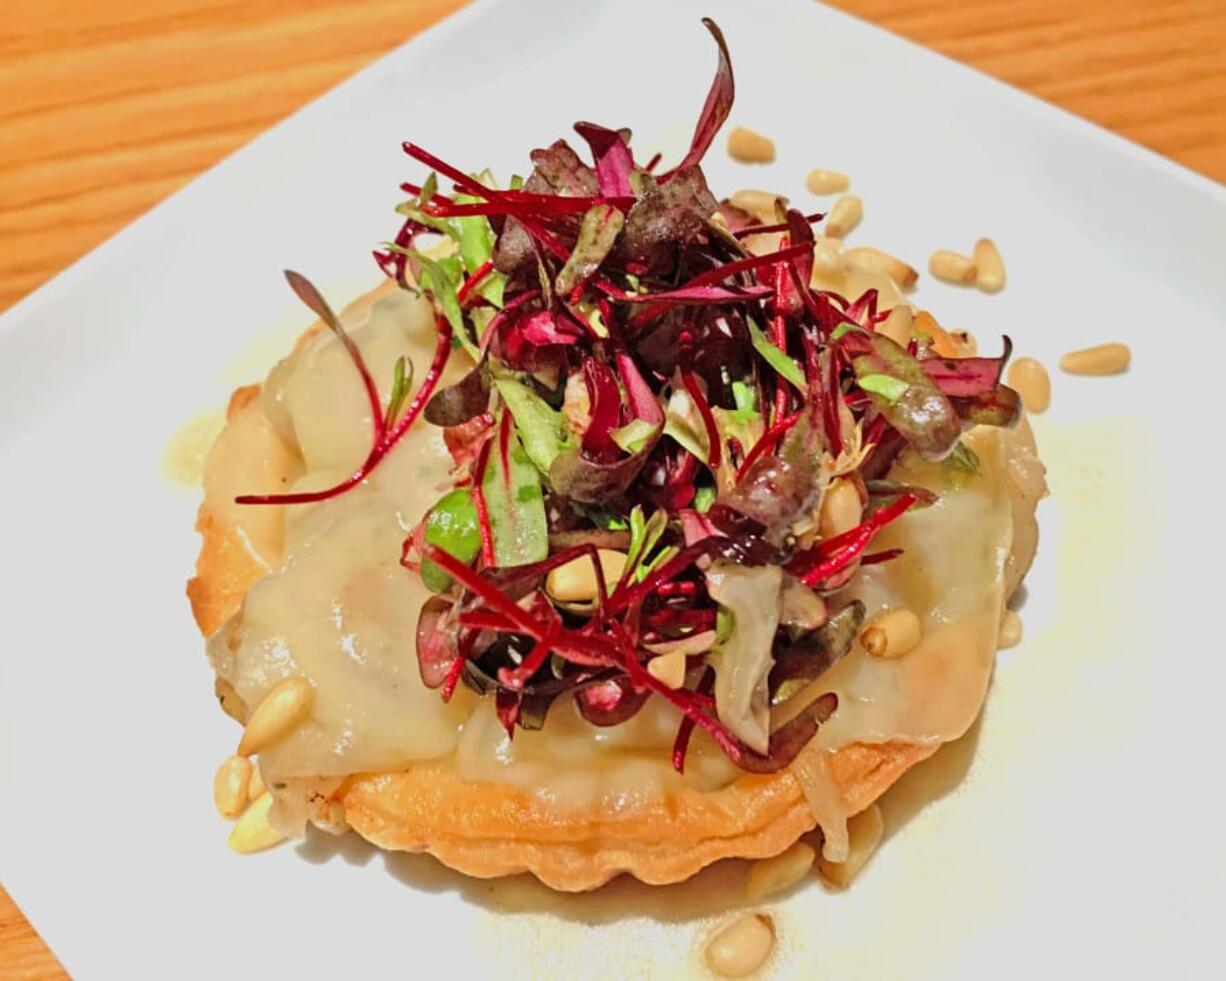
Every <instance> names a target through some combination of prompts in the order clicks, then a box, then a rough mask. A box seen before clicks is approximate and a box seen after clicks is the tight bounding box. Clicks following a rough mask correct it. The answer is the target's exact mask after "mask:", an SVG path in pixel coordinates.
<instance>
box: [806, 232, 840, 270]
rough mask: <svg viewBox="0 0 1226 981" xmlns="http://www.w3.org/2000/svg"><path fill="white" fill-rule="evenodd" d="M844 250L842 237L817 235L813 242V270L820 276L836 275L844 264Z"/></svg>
mask: <svg viewBox="0 0 1226 981" xmlns="http://www.w3.org/2000/svg"><path fill="white" fill-rule="evenodd" d="M842 250H843V240H842V239H841V238H826V237H825V236H824V235H815V236H814V243H813V271H814V273H816V274H817V275H819V276H835V275H837V274H838V273H839V271H840V270H841V268H842V265H843V257H842V256H840V255H839V253H840V252H841V251H842Z"/></svg>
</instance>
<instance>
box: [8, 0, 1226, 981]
mask: <svg viewBox="0 0 1226 981" xmlns="http://www.w3.org/2000/svg"><path fill="white" fill-rule="evenodd" d="M462 2H463V0H244V2H242V3H235V2H233V0H106V2H105V3H97V2H92V0H8V3H6V4H5V16H4V17H3V19H0V246H2V247H0V310H2V309H4V308H6V307H8V306H10V305H11V304H12V303H14V302H16V301H17V300H19V299H20V298H21V297H22V296H24V295H25V294H27V293H29V292H30V291H31V290H33V289H35V288H36V287H37V286H39V285H40V284H41V283H43V282H44V281H46V280H47V279H50V278H51V277H52V276H54V275H55V274H56V273H57V272H59V271H60V270H61V269H63V268H64V267H65V266H67V265H68V264H69V263H71V262H73V261H74V260H75V259H77V258H79V257H80V256H82V255H84V254H85V253H86V252H88V251H89V250H90V249H92V248H94V247H95V246H96V245H98V244H99V243H100V242H102V241H103V240H104V239H105V238H107V237H108V236H110V235H111V234H113V233H114V232H115V231H117V230H118V229H120V228H122V227H123V226H124V225H126V224H127V223H128V222H130V221H132V219H134V218H136V217H137V216H138V215H140V214H141V213H142V212H144V211H145V210H147V209H148V208H149V207H151V206H152V205H154V204H156V203H157V202H158V201H160V200H161V199H162V198H164V197H166V196H167V195H168V194H170V193H171V192H172V191H174V190H176V189H178V188H179V187H181V186H183V185H184V184H186V183H187V182H188V181H189V180H191V179H192V178H193V177H195V176H196V175H197V174H199V173H200V172H201V171H202V170H204V169H206V168H207V167H209V166H210V165H212V164H213V163H215V162H216V161H217V160H219V159H221V158H222V157H223V156H225V155H226V154H227V153H229V152H230V151H232V150H234V149H235V148H237V147H239V146H241V145H243V144H244V143H246V142H247V141H248V140H250V139H251V138H252V137H253V136H255V135H256V134H257V133H259V132H261V131H262V130H264V129H266V128H268V127H269V126H270V125H272V124H273V123H274V122H276V121H277V120H279V119H281V118H282V117H284V116H285V115H287V114H288V113H289V112H291V111H292V110H294V109H296V108H298V107H299V106H300V105H302V104H303V103H305V102H307V101H309V100H310V99H312V98H314V97H315V96H316V95H318V94H319V93H321V92H322V91H324V90H325V89H327V88H328V87H329V86H331V85H333V84H335V83H336V82H338V81H340V80H341V79H343V78H345V77H346V76H348V75H350V74H352V73H353V72H355V71H356V70H357V69H359V68H361V67H362V66H363V65H365V64H366V63H367V62H369V61H371V60H373V59H375V58H377V57H378V56H379V55H381V54H383V53H384V52H385V51H386V50H388V49H389V48H391V47H392V46H393V45H395V44H397V43H399V42H400V41H401V40H402V39H404V38H406V37H408V36H410V35H412V34H414V33H416V32H417V31H419V30H421V29H422V28H423V27H425V26H426V25H428V24H430V23H432V22H434V21H435V20H437V19H439V18H440V17H442V16H444V15H445V14H447V13H449V12H450V11H451V10H453V9H455V8H456V7H459V6H460V5H461V3H462ZM833 3H834V6H836V7H840V8H842V9H844V10H847V11H850V12H852V13H855V14H858V15H859V16H861V17H864V18H865V19H867V20H870V21H873V22H875V23H877V24H880V25H882V26H884V27H886V28H888V29H890V30H892V31H895V32H897V33H899V34H902V35H904V36H906V37H909V38H912V39H914V40H916V41H919V42H921V43H922V44H925V45H928V46H929V47H932V48H935V49H936V50H938V51H941V52H943V53H945V54H947V55H950V56H951V57H953V58H956V59H958V60H961V61H964V62H967V63H969V64H971V65H974V66H976V67H978V68H980V69H982V70H984V71H986V72H988V73H990V74H992V75H995V76H997V77H999V78H1001V79H1004V80H1005V81H1007V82H1010V83H1011V84H1013V85H1016V86H1018V87H1020V88H1022V89H1026V90H1027V91H1030V92H1033V93H1035V94H1036V95H1039V96H1042V97H1043V98H1045V99H1048V100H1050V101H1052V102H1055V103H1057V104H1059V105H1061V106H1064V107H1065V108H1067V109H1070V110H1072V111H1073V112H1075V113H1078V114H1080V115H1082V116H1085V117H1087V118H1089V119H1092V120H1094V121H1095V122H1098V123H1100V124H1102V125H1104V126H1106V127H1108V128H1110V129H1113V130H1115V131H1116V132H1119V133H1121V134H1123V135H1124V136H1127V137H1129V138H1130V139H1133V140H1137V141H1138V142H1140V143H1143V144H1145V145H1147V146H1150V147H1152V148H1153V149H1155V150H1158V151H1159V152H1161V153H1165V154H1166V155H1168V156H1170V157H1172V158H1173V159H1175V160H1178V161H1179V162H1181V163H1183V164H1186V165H1187V166H1189V167H1192V168H1193V169H1195V170H1199V171H1201V172H1202V173H1205V174H1208V175H1209V176H1210V177H1214V178H1216V179H1218V180H1223V181H1226V58H1223V56H1222V51H1223V50H1226V2H1223V0H1132V2H1131V3H1126V4H1125V3H1117V2H1115V0H1081V2H1070V0H975V2H973V3H967V2H966V0H833ZM62 976H63V973H62V971H61V969H60V967H59V965H58V964H57V963H56V961H55V958H54V957H53V956H52V955H51V954H50V952H48V951H47V949H46V948H45V947H44V946H43V945H42V943H41V942H40V941H39V939H38V937H37V935H36V934H35V933H34V931H33V930H32V929H31V928H30V926H29V925H28V924H27V923H26V921H25V920H24V918H23V917H22V916H21V913H20V912H19V911H18V910H17V908H16V907H15V906H14V905H13V904H12V902H11V900H10V899H9V898H8V895H7V894H6V893H4V892H3V890H2V889H0V977H3V978H49V977H62Z"/></svg>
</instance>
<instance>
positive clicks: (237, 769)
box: [213, 756, 251, 820]
mask: <svg viewBox="0 0 1226 981" xmlns="http://www.w3.org/2000/svg"><path fill="white" fill-rule="evenodd" d="M250 782H251V760H249V759H247V757H245V756H228V757H226V759H225V760H223V761H222V764H221V766H219V767H218V768H217V772H216V773H215V774H213V806H214V807H216V808H217V813H218V814H220V815H221V816H222V817H223V818H226V819H228V820H231V819H233V818H236V817H238V816H239V815H240V814H242V813H243V808H244V807H246V806H247V785H248V784H249V783H250Z"/></svg>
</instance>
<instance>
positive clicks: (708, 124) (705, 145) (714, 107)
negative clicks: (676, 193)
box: [665, 17, 736, 180]
mask: <svg viewBox="0 0 1226 981" xmlns="http://www.w3.org/2000/svg"><path fill="white" fill-rule="evenodd" d="M702 23H703V26H704V27H706V29H707V30H708V31H710V32H711V36H712V37H713V38H715V43H716V45H717V46H718V47H719V64H718V65H717V66H716V68H715V78H714V79H713V80H712V82H711V89H710V91H709V92H707V101H706V102H705V103H703V107H702V112H701V113H700V114H699V116H698V125H697V126H695V127H694V138H693V139H692V140H690V149H689V152H688V153H687V154H686V155H685V157H684V158H682V160H681V163H679V164H678V165H677V167H676V169H674V170H673V172H672V173H671V174H669V175H668V177H666V178H665V180H668V179H670V178H672V177H675V176H676V175H677V174H678V173H679V172H680V171H682V170H684V169H685V168H686V167H693V166H694V165H695V164H697V163H698V162H699V161H701V160H702V158H703V156H705V155H706V152H707V150H708V149H709V148H710V146H711V143H712V141H713V140H714V139H715V134H716V133H718V132H719V129H720V127H721V126H723V125H724V122H725V120H727V118H728V113H730V112H731V111H732V100H733V98H735V96H736V82H735V81H734V79H733V77H732V59H731V58H730V57H729V56H728V44H727V42H726V41H725V40H724V33H723V31H721V30H720V29H719V27H718V25H716V23H715V21H713V20H711V18H710V17H704V18H703V19H702Z"/></svg>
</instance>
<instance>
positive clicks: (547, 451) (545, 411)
mask: <svg viewBox="0 0 1226 981" xmlns="http://www.w3.org/2000/svg"><path fill="white" fill-rule="evenodd" d="M494 384H495V385H496V386H497V387H498V394H499V395H501V396H502V400H503V401H504V402H506V404H507V409H509V410H510V412H511V415H512V416H513V417H514V419H515V425H516V427H517V428H518V429H519V435H520V437H521V438H522V439H523V445H524V449H525V450H526V451H527V453H528V457H529V459H531V460H532V462H533V463H534V464H536V467H537V469H538V470H540V472H541V473H543V474H548V473H549V468H550V467H551V466H553V461H554V460H556V459H557V457H558V454H559V453H561V452H562V451H563V450H564V449H566V448H567V446H569V445H570V440H569V439H568V438H567V437H566V429H565V427H564V426H563V424H562V413H561V412H558V411H557V410H556V409H554V408H553V407H552V406H550V404H549V403H548V402H546V401H545V400H544V399H543V398H541V397H540V396H539V395H537V394H536V393H535V392H534V391H532V389H530V388H529V387H528V386H527V385H525V384H523V382H519V381H516V380H515V379H514V378H498V379H496V380H495V381H494Z"/></svg>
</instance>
